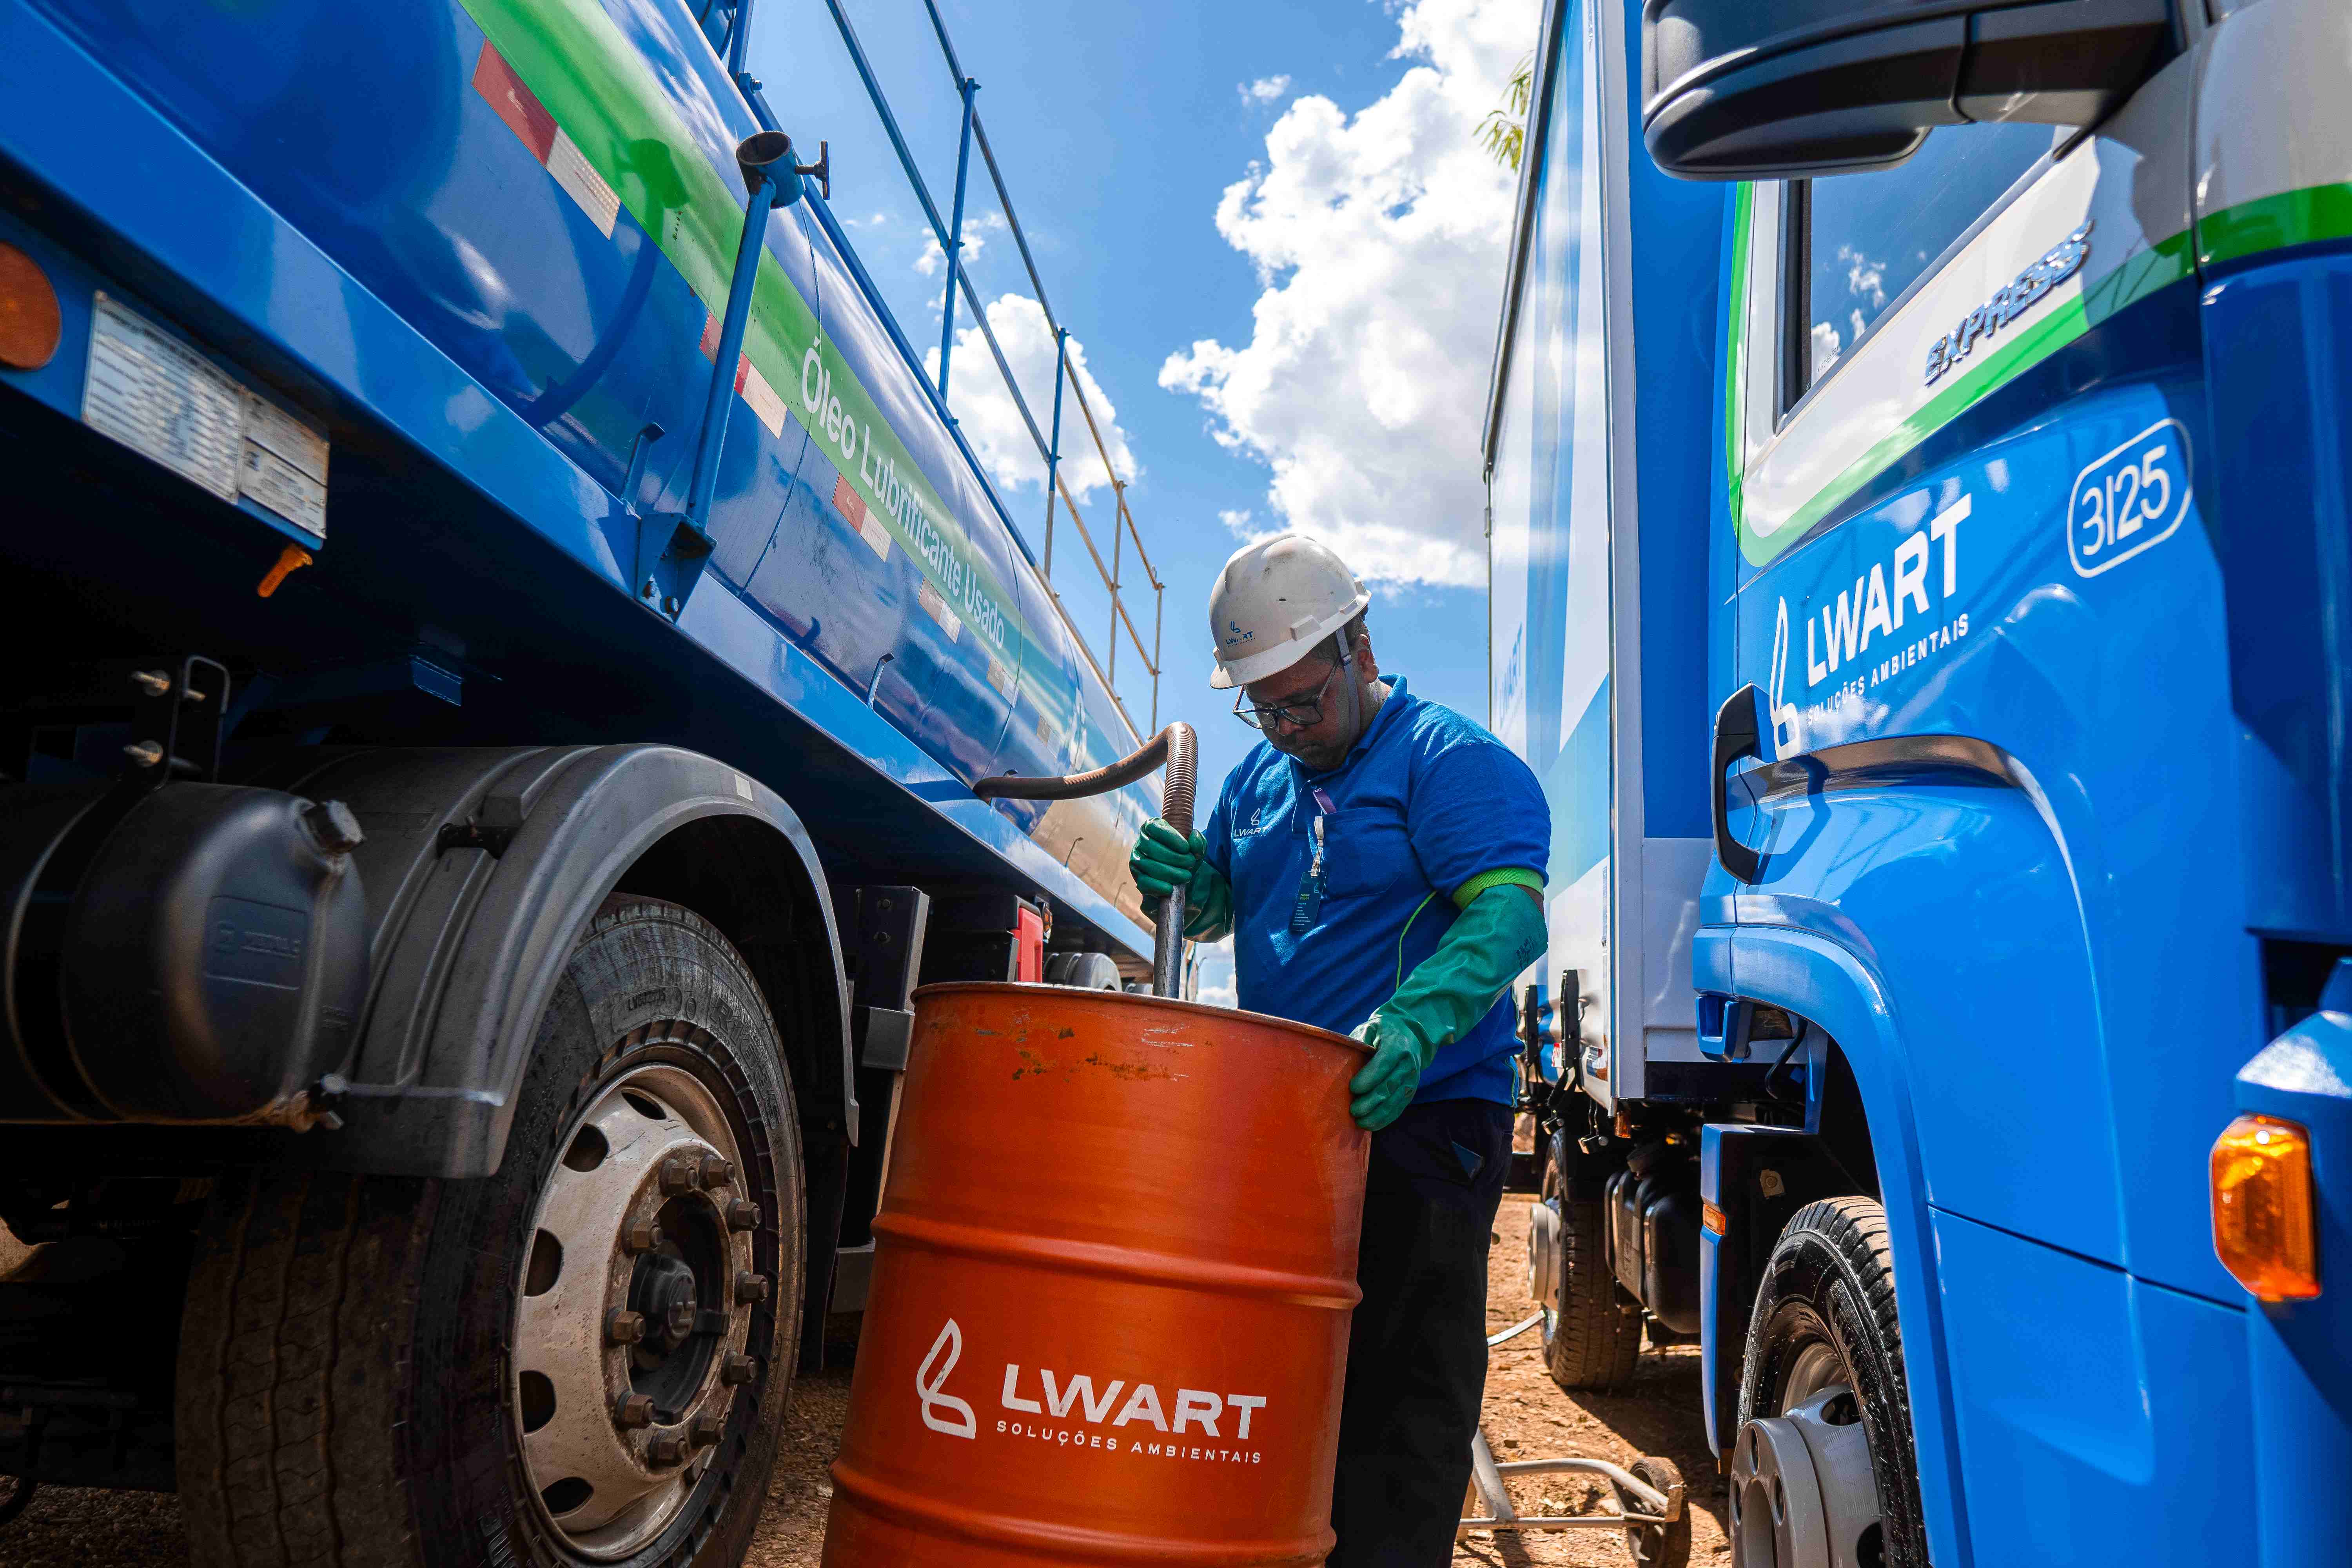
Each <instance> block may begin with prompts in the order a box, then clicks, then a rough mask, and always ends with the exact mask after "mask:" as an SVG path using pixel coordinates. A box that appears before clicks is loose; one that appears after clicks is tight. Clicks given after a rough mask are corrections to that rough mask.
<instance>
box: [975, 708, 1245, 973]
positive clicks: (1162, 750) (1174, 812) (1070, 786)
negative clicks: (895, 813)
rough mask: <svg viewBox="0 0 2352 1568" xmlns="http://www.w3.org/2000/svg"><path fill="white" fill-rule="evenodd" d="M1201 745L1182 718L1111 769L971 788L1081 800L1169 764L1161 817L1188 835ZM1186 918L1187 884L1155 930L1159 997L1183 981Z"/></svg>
mask: <svg viewBox="0 0 2352 1568" xmlns="http://www.w3.org/2000/svg"><path fill="white" fill-rule="evenodd" d="M1198 745H1199V742H1198V738H1197V737H1196V736H1195V735H1194V734H1193V733H1192V725H1190V724H1186V723H1183V722H1181V721H1179V722H1177V723H1173V724H1171V725H1169V726H1168V727H1167V728H1166V729H1164V730H1162V731H1160V733H1158V734H1157V735H1154V736H1152V737H1151V739H1150V740H1149V741H1147V742H1144V744H1143V747H1142V749H1141V750H1139V751H1137V752H1133V753H1131V754H1129V755H1128V756H1124V757H1121V758H1120V759H1119V760H1118V761H1117V762H1115V763H1111V764H1110V766H1108V767H1107V768H1097V769H1095V770H1094V771H1093V772H1092V773H1069V774H1066V775H1065V776H1063V777H1061V778H1042V779H1024V778H1020V777H1017V776H1016V775H1014V774H1012V773H1006V774H1003V776H1001V777H997V778H986V779H981V780H979V781H978V782H977V783H975V784H973V785H972V786H971V793H972V794H974V795H978V796H979V797H980V798H981V799H982V800H1077V799H1079V798H1081V797H1083V796H1086V795H1108V794H1109V793H1110V792H1111V791H1112V790H1115V789H1118V788H1120V787H1121V786H1123V785H1126V784H1133V783H1134V782H1135V781H1136V780H1138V779H1139V778H1141V777H1143V776H1144V775H1145V774H1146V773H1150V772H1152V771H1153V770H1155V769H1157V768H1158V767H1160V765H1161V764H1162V763H1165V764H1166V765H1167V768H1168V778H1167V781H1166V782H1165V783H1164V784H1161V785H1160V820H1162V821H1164V822H1166V823H1167V824H1168V826H1171V827H1172V828H1174V829H1175V830H1176V831H1177V832H1179V833H1181V834H1183V835H1184V836H1185V837H1188V838H1189V837H1192V792H1193V784H1194V782H1195V781H1194V776H1193V775H1194V769H1195V766H1196V762H1195V752H1197V750H1198ZM1184 919H1185V911H1184V889H1181V888H1179V889H1176V890H1175V891H1174V892H1172V893H1171V894H1169V895H1168V897H1167V898H1166V899H1165V900H1161V902H1160V921H1159V924H1158V925H1157V927H1156V928H1155V929H1154V930H1153V931H1152V943H1151V993H1152V994H1153V995H1155V996H1173V995H1175V994H1177V991H1178V989H1179V988H1180V986H1181V984H1182V978H1183V967H1184Z"/></svg>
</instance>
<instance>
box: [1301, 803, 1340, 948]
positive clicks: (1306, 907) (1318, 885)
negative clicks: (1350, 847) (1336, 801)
mask: <svg viewBox="0 0 2352 1568" xmlns="http://www.w3.org/2000/svg"><path fill="white" fill-rule="evenodd" d="M1314 796H1315V818H1314V820H1313V822H1311V823H1310V824H1309V825H1308V828H1307V831H1308V833H1309V835H1310V836H1311V837H1313V838H1314V840H1315V847H1314V853H1313V855H1312V856H1311V857H1310V858H1309V859H1308V860H1307V875H1306V876H1304V877H1302V878H1301V879H1299V882H1298V897H1297V900H1294V901H1293V902H1292V904H1291V906H1290V929H1291V930H1292V931H1294V932H1297V931H1306V930H1307V928H1308V927H1310V926H1312V925H1313V924H1314V923H1315V917H1316V916H1317V915H1318V914H1319V913H1321V912H1322V910H1323V848H1324V845H1323V823H1324V819H1325V818H1327V817H1328V816H1331V815H1332V814H1333V813H1334V812H1336V811H1337V810H1338V809H1339V808H1338V807H1337V806H1335V805H1332V804H1331V797H1330V796H1329V795H1326V794H1324V793H1323V792H1322V791H1321V790H1319V789H1318V790H1317V791H1315V792H1314Z"/></svg>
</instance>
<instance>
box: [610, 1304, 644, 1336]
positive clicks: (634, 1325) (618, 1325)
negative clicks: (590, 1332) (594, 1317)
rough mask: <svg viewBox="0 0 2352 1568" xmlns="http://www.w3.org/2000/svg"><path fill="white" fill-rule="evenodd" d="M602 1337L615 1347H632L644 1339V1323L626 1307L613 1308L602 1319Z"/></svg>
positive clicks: (641, 1318)
mask: <svg viewBox="0 0 2352 1568" xmlns="http://www.w3.org/2000/svg"><path fill="white" fill-rule="evenodd" d="M604 1337H605V1338H606V1339H607V1340H609V1341H611V1342H613V1343H614V1344H616V1345H633V1344H635V1343H636V1342H639V1341H640V1340H642V1339H644V1338H645V1337H646V1321H645V1319H644V1318H643V1317H642V1316H641V1315H639V1314H638V1313H635V1312H632V1311H630V1310H628V1309H627V1308H626V1307H615V1308H614V1309H613V1310H612V1311H610V1312H608V1313H607V1314H605V1317H604Z"/></svg>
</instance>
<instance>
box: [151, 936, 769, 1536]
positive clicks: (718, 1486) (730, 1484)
mask: <svg viewBox="0 0 2352 1568" xmlns="http://www.w3.org/2000/svg"><path fill="white" fill-rule="evenodd" d="M802 1259H803V1197H802V1184H801V1159H800V1138H799V1124H798V1121H797V1120H796V1119H795V1115H794V1110H793V1091H792V1083H791V1079H790V1077H789V1075H788V1073H787V1071H786V1069H785V1067H784V1064H783V1059H782V1054H781V1051H780V1048H779V1045H778V1041H777V1037H776V1032H775V1026H774V1024H773V1023H772V1021H771V1018H770V1016H769V1012H768V1008H767V1005H766V1004H765V1002H764V1001H763V1000H762V998H761V994H760V990H759V987H758V985H757V984H756V983H755V982H754V981H753V979H752V977H751V972H750V971H749V970H748V969H747V968H746V966H745V965H744V963H743V961H742V959H741V958H740V956H739V955H738V954H737V953H736V952H735V951H734V949H733V948H732V947H730V945H729V944H728V942H727V941H726V939H725V938H724V937H722V936H721V935H719V932H718V931H716V930H715V929H714V928H713V927H711V926H710V925H709V923H708V922H706V921H703V920H702V919H701V918H699V917H698V916H696V915H694V914H691V913H689V912H688V911H687V910H682V909H679V908H677V906H675V905H671V904H664V903H658V902H656V901H653V900H644V899H633V898H626V897H622V896H617V895H616V896H615V897H614V898H613V899H611V900H606V902H605V904H604V908H603V910H600V911H599V912H598V914H597V916H596V918H595V920H594V921H593V922H592V924H591V925H590V926H589V928H588V930H587V931H586V932H585V933H584V934H583V936H582V938H581V940H580V942H579V944H578V946H577V947H576V948H575V949H574V951H573V952H572V959H571V962H570V964H569V966H568V967H567V969H566V971H565V973H564V976H563V979H562V983H561V984H560V985H559V987H558V989H557V991H556V994H555V997H554V999H553V1001H552V1002H551V1004H550V1005H549V1007H548V1009H547V1013H546V1015H545V1016H544V1017H543V1018H542V1019H541V1024H540V1031H539V1037H538V1039H537V1041H536V1043H535V1045H534V1047H533V1051H532V1057H531V1060H530V1067H529V1068H528V1069H527V1070H526V1072H525V1074H524V1078H523V1082H522V1085H521V1087H520V1090H519V1092H518V1096H517V1101H516V1106H515V1115H514V1121H513V1123H512V1127H511V1130H510V1131H509V1136H508V1141H507V1146H506V1152H505V1155H504V1158H503V1160H502V1162H501V1163H500V1165H499V1171H498V1173H497V1174H496V1175H493V1176H489V1177H486V1178H482V1179H480V1180H474V1181H462V1182H461V1181H443V1182H435V1181H408V1180H399V1179H394V1178H386V1177H358V1176H345V1175H336V1174H327V1173H299V1172H280V1171H261V1172H247V1173H238V1174H236V1175H234V1176H232V1177H230V1178H228V1179H225V1180H224V1181H223V1182H222V1183H221V1184H220V1185H219V1187H218V1188H217V1189H216V1190H215V1196H214V1199H213V1203H212V1205H211V1208H210V1210H209V1212H208V1213H207V1215H206V1216H205V1223H204V1226H203V1227H202V1231H201V1233H200V1236H199V1240H198V1247H197V1253H196V1261H195V1266H194V1271H193V1274H192V1277H191V1279H190V1284H189V1290H188V1303H187V1310H186V1313H185V1316H184V1319H183V1325H182V1331H181V1342H180V1364H179V1391H178V1404H179V1408H178V1444H179V1475H180V1493H181V1499H182V1504H183V1511H184V1517H185V1519H186V1522H187V1530H188V1536H189V1542H190V1545H191V1548H192V1552H191V1556H192V1559H193V1561H194V1563H197V1564H199V1565H202V1568H230V1565H235V1568H265V1565H267V1568H298V1565H303V1564H319V1565H321V1568H379V1565H381V1568H428V1565H429V1568H443V1565H444V1564H497V1565H499V1568H510V1565H513V1564H520V1563H530V1564H535V1565H542V1568H555V1565H562V1564H571V1563H588V1562H593V1563H600V1564H605V1565H613V1564H625V1565H626V1568H655V1565H656V1564H658V1565H660V1568H688V1565H694V1568H713V1565H716V1568H732V1565H733V1564H734V1563H738V1562H740V1560H741V1557H742V1555H743V1553H744V1552H745V1551H746V1549H747V1548H748V1546H749V1544H750V1541H751V1530H752V1527H753V1525H754V1524H755V1523H756V1522H757V1520H758V1517H759V1512H760V1508H761V1503H762V1501H763V1500H764V1499H765V1497H766V1493H767V1481H768V1475H769V1472H770V1470H771V1469H772V1468H773V1466H774V1462H775V1450H776V1430H777V1425H778V1422H779V1421H780V1419H781V1417H782V1413H783V1407H784V1402H785V1398H786V1395H787V1394H788V1392H789V1387H790V1379H791V1369H792V1365H793V1347H794V1346H795V1345H796V1344H797V1343H798V1342H799V1323H798V1319H799V1312H800V1301H801V1270H802Z"/></svg>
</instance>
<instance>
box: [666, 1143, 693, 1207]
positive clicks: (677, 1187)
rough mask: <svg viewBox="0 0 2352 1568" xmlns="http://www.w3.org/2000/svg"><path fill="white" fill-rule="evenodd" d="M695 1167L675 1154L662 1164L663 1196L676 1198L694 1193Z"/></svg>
mask: <svg viewBox="0 0 2352 1568" xmlns="http://www.w3.org/2000/svg"><path fill="white" fill-rule="evenodd" d="M694 1176H695V1172H694V1166H693V1164H692V1163H691V1162H689V1161H687V1160H684V1159H681V1158H680V1157H679V1156H677V1155H676V1154H673V1155H671V1156H670V1157H669V1158H668V1159H667V1160H664V1161H663V1162H662V1163H661V1190H662V1196H664V1197H666V1198H674V1197H676V1196H677V1195H678V1194H680V1193H690V1192H692V1191H694Z"/></svg>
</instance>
